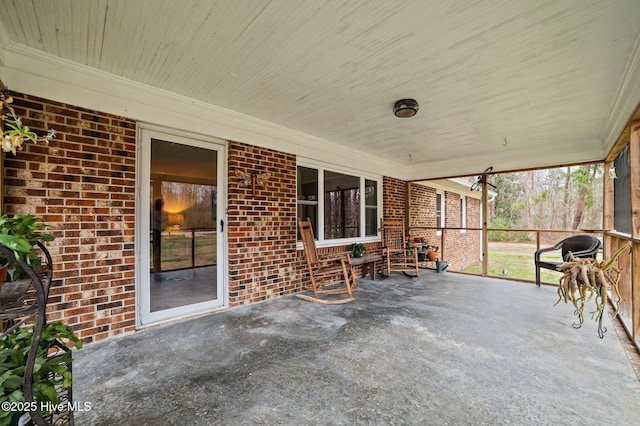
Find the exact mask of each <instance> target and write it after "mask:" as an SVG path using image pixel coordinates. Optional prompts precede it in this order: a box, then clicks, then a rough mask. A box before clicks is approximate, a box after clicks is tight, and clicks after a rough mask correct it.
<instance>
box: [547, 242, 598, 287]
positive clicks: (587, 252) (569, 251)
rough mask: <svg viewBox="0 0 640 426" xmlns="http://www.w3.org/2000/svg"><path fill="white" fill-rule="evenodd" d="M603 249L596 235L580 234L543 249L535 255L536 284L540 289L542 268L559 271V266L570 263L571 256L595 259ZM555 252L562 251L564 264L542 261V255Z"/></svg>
mask: <svg viewBox="0 0 640 426" xmlns="http://www.w3.org/2000/svg"><path fill="white" fill-rule="evenodd" d="M601 247H602V242H601V241H600V239H599V238H598V237H596V236H595V235H590V234H580V235H574V236H572V237H569V238H566V239H564V240H562V241H560V242H559V243H558V244H556V245H555V246H553V247H547V248H541V249H540V250H537V251H536V253H535V264H536V284H537V285H538V287H540V268H545V269H551V270H552V271H558V269H557V267H558V266H559V265H562V264H563V263H564V262H568V261H570V260H571V255H573V257H582V258H584V257H591V258H594V259H595V258H596V255H597V254H598V251H599V250H600V248H601ZM554 250H562V260H563V262H553V261H550V260H540V255H541V254H542V253H545V252H548V251H554ZM558 272H559V271H558Z"/></svg>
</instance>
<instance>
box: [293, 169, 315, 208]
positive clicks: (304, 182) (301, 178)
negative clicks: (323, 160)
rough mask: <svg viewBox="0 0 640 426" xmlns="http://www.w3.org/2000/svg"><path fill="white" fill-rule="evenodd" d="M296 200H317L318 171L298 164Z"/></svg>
mask: <svg viewBox="0 0 640 426" xmlns="http://www.w3.org/2000/svg"><path fill="white" fill-rule="evenodd" d="M298 200H306V201H316V202H317V201H318V171H317V170H316V169H310V168H308V167H301V166H298Z"/></svg>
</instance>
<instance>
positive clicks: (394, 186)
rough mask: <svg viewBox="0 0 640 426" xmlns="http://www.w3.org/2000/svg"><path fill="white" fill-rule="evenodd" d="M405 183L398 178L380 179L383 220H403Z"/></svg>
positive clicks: (405, 193) (405, 194)
mask: <svg viewBox="0 0 640 426" xmlns="http://www.w3.org/2000/svg"><path fill="white" fill-rule="evenodd" d="M406 198H407V183H406V182H405V181H403V180H400V179H394V178H390V177H387V176H385V177H383V179H382V199H383V200H384V202H383V209H382V218H383V219H385V220H405V209H406Z"/></svg>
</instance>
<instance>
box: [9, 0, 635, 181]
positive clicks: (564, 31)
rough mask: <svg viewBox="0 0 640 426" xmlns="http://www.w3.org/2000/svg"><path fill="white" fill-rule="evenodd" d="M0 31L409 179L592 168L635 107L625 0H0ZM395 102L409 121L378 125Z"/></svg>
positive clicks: (630, 14) (25, 45) (30, 46)
mask: <svg viewBox="0 0 640 426" xmlns="http://www.w3.org/2000/svg"><path fill="white" fill-rule="evenodd" d="M0 27H1V29H0V41H2V44H3V45H4V48H5V51H9V50H11V51H16V50H24V51H43V52H46V53H47V54H50V55H55V56H57V57H60V58H63V59H65V60H67V61H72V62H74V63H77V64H79V65H81V66H83V67H87V68H94V69H98V70H101V71H104V72H106V73H109V74H112V75H114V76H117V77H121V78H123V79H127V80H130V81H133V82H138V83H142V84H144V85H147V86H151V87H152V88H157V89H162V91H166V92H171V93H174V94H178V95H181V96H184V97H186V98H190V99H192V100H195V101H197V102H201V103H204V104H210V105H212V106H215V107H219V108H223V109H226V110H231V111H235V112H237V113H241V114H244V115H246V116H250V117H254V118H257V119H260V120H264V121H266V122H270V123H274V124H276V125H278V126H282V127H283V128H287V129H291V130H293V131H296V132H300V133H302V134H307V135H311V136H312V137H313V139H312V140H313V141H314V143H316V144H319V143H321V142H322V141H327V142H328V143H336V144H339V145H343V146H347V147H349V148H351V149H350V150H347V152H349V153H350V154H349V155H353V152H354V151H353V150H355V151H364V152H367V153H369V154H372V155H373V156H375V157H378V158H379V159H381V160H382V161H385V162H391V163H393V164H394V165H396V166H397V167H398V168H400V169H405V170H407V171H411V173H408V175H410V176H412V177H414V178H431V177H445V176H456V175H471V174H476V173H479V172H481V171H482V170H484V169H485V168H486V167H488V166H493V167H494V170H495V171H504V170H512V169H522V168H530V167H542V166H551V165H562V164H570V163H578V162H584V161H591V160H601V159H603V158H604V157H605V155H606V154H607V152H608V151H609V149H610V147H611V145H612V144H613V143H614V142H615V140H616V139H617V137H618V135H619V134H620V132H621V131H622V128H623V127H624V125H625V124H626V121H627V120H628V118H629V117H630V115H631V114H632V112H633V111H634V109H635V108H636V107H637V106H638V104H639V102H640V69H639V68H640V65H639V63H640V58H639V57H640V52H639V51H640V46H639V35H640V1H638V0H607V1H603V0H548V1H546V0H530V1H516V0H491V1H470V0H447V1H445V0H437V1H435V0H434V1H431V0H415V1H411V0H368V1H365V0H361V1H345V0H325V1H320V0H309V1H294V0H218V1H213V0H210V1H196V0H181V1H179V2H178V1H173V0H146V1H144V0H97V1H96V0H94V1H85V0H0ZM0 59H2V66H3V68H4V69H8V68H12V67H13V68H17V67H19V66H20V65H14V64H11V63H10V62H11V56H10V55H8V53H5V54H4V55H3V56H2V57H1V58H0ZM44 70H45V68H44V67H43V71H42V73H45V71H44ZM11 75H12V74H11V73H9V72H7V73H6V75H0V77H1V78H2V79H3V80H11ZM5 83H6V84H7V85H8V86H9V88H12V87H11V81H5ZM18 86H19V87H25V83H21V85H18ZM33 87H34V88H35V87H37V86H36V85H35V84H34V86H33ZM34 90H35V89H34ZM34 94H38V93H34ZM407 97H409V98H415V99H416V100H417V101H418V103H419V104H420V110H419V112H418V114H417V115H416V116H415V117H412V118H407V119H399V118H396V117H394V116H393V114H392V107H393V104H394V102H395V101H396V100H398V99H401V98H407ZM212 136H220V135H212ZM319 141H320V142H319ZM334 155H335V154H334Z"/></svg>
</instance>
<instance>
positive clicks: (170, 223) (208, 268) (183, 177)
mask: <svg viewBox="0 0 640 426" xmlns="http://www.w3.org/2000/svg"><path fill="white" fill-rule="evenodd" d="M176 140H179V142H178V141H176ZM145 141H146V142H147V145H146V147H147V151H148V157H147V158H149V161H148V167H145V168H143V169H144V170H145V171H148V172H147V174H146V175H147V179H148V180H147V181H146V182H147V183H146V190H147V191H148V192H146V193H147V194H148V195H147V197H144V198H146V200H147V201H146V202H145V204H146V205H147V206H148V210H147V212H148V215H147V218H148V227H147V229H148V233H147V234H146V236H147V238H148V241H147V242H145V243H144V244H145V246H146V247H148V256H146V260H147V262H146V265H145V262H141V269H142V268H144V270H146V271H147V272H146V274H144V275H142V274H141V275H142V276H141V277H140V280H141V287H142V288H141V290H142V291H141V302H142V304H141V305H142V306H141V317H142V318H141V323H142V324H145V323H150V322H154V321H158V320H164V319H167V318H172V317H179V316H184V315H187V314H190V313H196V312H200V311H203V310H206V309H209V308H211V307H215V306H220V305H222V303H223V297H222V288H223V287H222V285H221V284H222V277H223V274H222V271H221V270H220V269H219V262H218V258H219V257H220V256H221V253H222V252H221V245H222V244H221V243H220V241H222V240H221V235H220V232H218V224H219V223H220V220H219V216H220V215H221V211H220V206H219V205H218V194H219V189H220V186H221V185H220V181H221V179H222V174H221V170H220V169H221V167H220V164H221V158H220V157H221V155H220V152H219V151H218V150H217V149H216V146H215V145H214V146H207V145H206V144H202V143H198V141H193V145H192V144H190V143H189V140H183V138H176V137H170V136H168V137H167V138H156V137H149V138H146V139H145ZM143 157H144V156H143ZM141 214H144V213H143V212H141ZM143 257H144V256H143Z"/></svg>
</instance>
